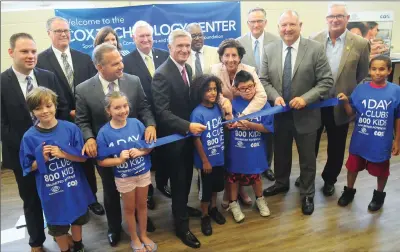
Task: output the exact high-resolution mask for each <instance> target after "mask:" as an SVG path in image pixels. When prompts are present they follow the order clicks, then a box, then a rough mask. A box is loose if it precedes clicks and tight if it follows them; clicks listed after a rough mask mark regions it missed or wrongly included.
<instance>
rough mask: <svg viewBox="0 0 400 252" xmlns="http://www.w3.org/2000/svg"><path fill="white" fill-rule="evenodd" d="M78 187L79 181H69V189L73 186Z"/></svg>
mask: <svg viewBox="0 0 400 252" xmlns="http://www.w3.org/2000/svg"><path fill="white" fill-rule="evenodd" d="M77 185H78V181H76V180H73V181H69V182H68V183H67V187H72V186H77Z"/></svg>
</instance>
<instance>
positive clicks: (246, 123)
mask: <svg viewBox="0 0 400 252" xmlns="http://www.w3.org/2000/svg"><path fill="white" fill-rule="evenodd" d="M249 123H250V122H249V121H247V120H241V121H239V122H238V123H237V127H238V128H239V129H241V130H249V129H250V127H249Z"/></svg>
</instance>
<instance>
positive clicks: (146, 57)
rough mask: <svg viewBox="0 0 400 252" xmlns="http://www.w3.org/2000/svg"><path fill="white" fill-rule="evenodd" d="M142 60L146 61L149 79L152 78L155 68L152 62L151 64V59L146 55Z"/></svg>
mask: <svg viewBox="0 0 400 252" xmlns="http://www.w3.org/2000/svg"><path fill="white" fill-rule="evenodd" d="M144 58H145V60H146V66H147V69H148V70H149V73H150V75H151V77H153V76H154V72H155V71H156V70H155V67H154V62H153V60H152V58H150V56H148V55H146V56H145V57H144Z"/></svg>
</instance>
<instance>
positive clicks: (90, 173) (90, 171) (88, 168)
mask: <svg viewBox="0 0 400 252" xmlns="http://www.w3.org/2000/svg"><path fill="white" fill-rule="evenodd" d="M81 164H82V167H83V170H84V172H85V176H86V178H87V181H88V183H89V186H90V189H91V190H92V193H93V195H94V197H95V199H96V201H97V196H96V193H97V181H96V173H95V166H94V160H93V159H90V158H89V159H87V160H86V162H84V163H81Z"/></svg>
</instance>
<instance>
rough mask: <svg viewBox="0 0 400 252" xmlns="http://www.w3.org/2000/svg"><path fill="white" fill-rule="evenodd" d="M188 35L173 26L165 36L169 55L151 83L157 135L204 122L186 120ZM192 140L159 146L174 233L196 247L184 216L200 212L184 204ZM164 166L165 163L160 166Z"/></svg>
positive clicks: (196, 128) (197, 127)
mask: <svg viewBox="0 0 400 252" xmlns="http://www.w3.org/2000/svg"><path fill="white" fill-rule="evenodd" d="M191 40H192V38H191V35H190V33H188V32H186V31H183V30H180V29H178V30H174V31H172V32H171V33H170V35H169V37H168V48H169V52H170V57H169V58H168V60H167V61H165V62H164V63H163V64H162V65H161V66H160V67H159V68H158V69H157V70H156V73H155V74H154V77H153V81H152V83H151V91H152V94H153V101H154V109H155V111H156V120H157V125H158V127H157V131H158V132H157V133H158V136H159V137H163V136H168V135H171V134H176V133H178V134H182V135H186V134H188V133H189V132H190V133H192V134H199V133H201V132H202V131H204V130H205V129H206V126H204V125H201V124H198V123H190V113H191V112H192V109H191V104H190V95H189V87H190V82H191V79H192V78H191V77H192V69H191V68H190V66H189V65H188V64H186V63H185V62H186V61H187V59H188V57H189V55H190V52H191V49H190V47H191ZM193 147H194V146H193V141H192V139H191V138H185V139H182V140H180V141H177V142H173V143H170V144H167V145H164V146H161V148H160V149H159V150H160V152H162V155H163V156H164V157H165V159H164V160H166V161H167V162H168V164H169V167H168V168H169V169H171V171H170V182H171V191H172V213H173V216H174V219H175V228H176V235H177V236H178V237H179V238H180V239H181V240H182V242H183V243H185V244H186V245H188V246H190V247H193V248H199V247H200V242H199V241H198V240H197V238H196V237H195V236H194V234H192V233H191V232H190V230H189V218H188V216H199V217H200V216H201V212H200V211H198V210H197V209H194V208H191V207H188V206H187V203H188V194H189V192H190V185H191V182H192V176H193ZM163 168H166V167H163Z"/></svg>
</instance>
